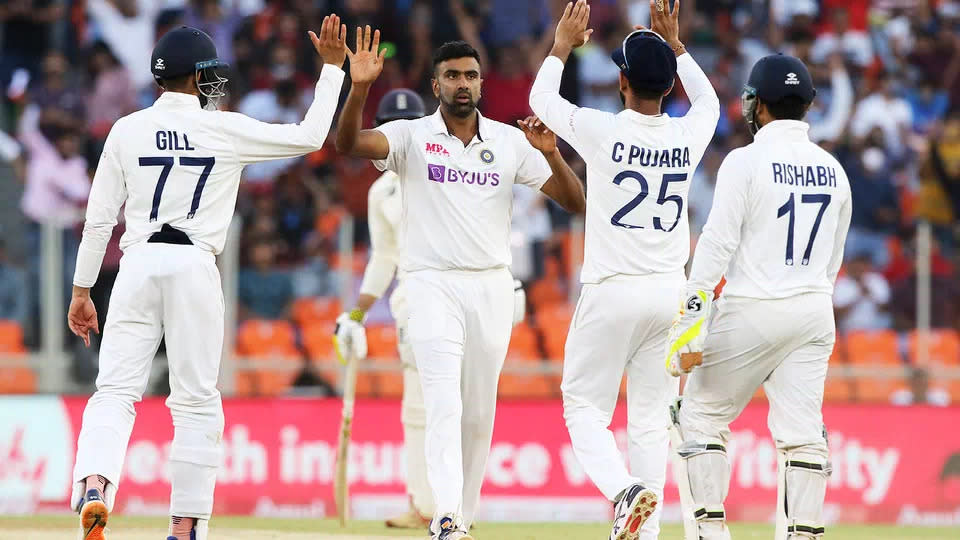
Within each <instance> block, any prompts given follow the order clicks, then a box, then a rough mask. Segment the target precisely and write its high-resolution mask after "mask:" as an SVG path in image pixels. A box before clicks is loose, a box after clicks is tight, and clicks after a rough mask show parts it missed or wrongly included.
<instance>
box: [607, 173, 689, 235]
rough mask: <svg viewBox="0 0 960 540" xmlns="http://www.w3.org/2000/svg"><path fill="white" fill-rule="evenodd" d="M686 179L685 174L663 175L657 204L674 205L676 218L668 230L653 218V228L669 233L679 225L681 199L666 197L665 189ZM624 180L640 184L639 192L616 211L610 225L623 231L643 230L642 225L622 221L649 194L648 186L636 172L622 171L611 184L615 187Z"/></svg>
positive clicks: (672, 196)
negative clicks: (621, 228) (671, 183)
mask: <svg viewBox="0 0 960 540" xmlns="http://www.w3.org/2000/svg"><path fill="white" fill-rule="evenodd" d="M686 179H687V175H686V173H672V174H664V175H663V181H662V182H660V193H659V196H658V197H657V204H659V205H661V206H663V205H665V204H668V203H672V204H675V205H676V206H677V216H676V218H675V219H674V220H673V224H671V225H670V227H669V228H664V226H663V223H662V222H661V221H660V218H659V217H654V218H653V228H654V229H657V230H660V231H664V232H670V231H672V230H673V229H674V228H676V226H677V223H680V214H681V212H683V198H682V197H680V195H677V194H673V195H667V188H668V187H669V186H670V182H683V181H685V180H686ZM625 180H634V181H636V182H637V183H638V184H640V192H639V193H637V195H636V196H635V197H634V198H633V199H632V200H630V202H628V203H627V204H625V205H623V207H622V208H620V210H617V212H616V213H615V214H613V217H611V218H610V224H611V225H614V226H615V227H623V228H624V229H645V228H646V227H645V226H644V225H636V224H630V223H626V222H624V221H623V219H624V218H625V217H626V216H627V214H629V213H630V212H631V211H632V210H633V209H634V208H636V207H637V206H639V205H640V203H642V202H643V201H644V199H646V198H647V195H649V194H650V184H649V182H647V179H646V178H645V177H644V176H643V175H642V174H640V173H639V172H637V171H623V172H622V173H620V174H618V175H617V176H616V177H614V179H613V183H614V184H616V185H618V186H619V185H620V184H622V183H623V182H624V181H625Z"/></svg>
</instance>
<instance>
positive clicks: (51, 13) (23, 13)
mask: <svg viewBox="0 0 960 540" xmlns="http://www.w3.org/2000/svg"><path fill="white" fill-rule="evenodd" d="M66 4H67V2H66V1H65V0H7V1H5V2H3V4H2V5H0V22H2V23H3V27H2V29H0V51H2V52H3V54H0V85H2V86H0V87H2V88H6V87H7V85H8V84H10V81H11V78H12V76H13V73H14V71H15V70H17V69H26V70H27V72H29V73H30V75H31V76H36V75H37V74H38V73H39V71H40V62H41V59H42V58H43V55H44V54H46V52H47V50H48V49H49V48H50V46H51V44H52V43H53V41H54V36H53V35H52V30H53V28H54V26H55V25H56V24H57V23H58V22H59V21H62V20H63V16H64V14H65V13H66V9H65V6H66Z"/></svg>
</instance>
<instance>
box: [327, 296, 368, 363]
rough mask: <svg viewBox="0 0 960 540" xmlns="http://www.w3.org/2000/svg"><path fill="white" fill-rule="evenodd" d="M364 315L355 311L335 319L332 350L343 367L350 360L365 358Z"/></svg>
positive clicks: (365, 332)
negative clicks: (335, 325)
mask: <svg viewBox="0 0 960 540" xmlns="http://www.w3.org/2000/svg"><path fill="white" fill-rule="evenodd" d="M365 315H366V314H365V313H364V312H362V311H360V310H356V309H355V310H353V311H350V312H349V313H341V314H340V316H339V317H337V327H336V328H335V329H334V331H333V349H334V350H335V351H336V352H337V359H338V360H340V363H341V364H343V365H346V364H347V361H348V360H350V359H356V360H365V359H366V358H367V331H366V329H365V328H364V327H363V321H364V318H365Z"/></svg>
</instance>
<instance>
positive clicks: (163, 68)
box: [153, 58, 167, 71]
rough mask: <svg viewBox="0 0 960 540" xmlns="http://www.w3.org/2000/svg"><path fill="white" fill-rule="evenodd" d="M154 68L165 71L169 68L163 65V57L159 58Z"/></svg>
mask: <svg viewBox="0 0 960 540" xmlns="http://www.w3.org/2000/svg"><path fill="white" fill-rule="evenodd" d="M153 69H155V70H157V71H163V70H165V69H167V66H165V65H163V58H157V63H156V64H154V65H153Z"/></svg>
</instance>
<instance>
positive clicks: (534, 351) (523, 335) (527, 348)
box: [507, 321, 541, 360]
mask: <svg viewBox="0 0 960 540" xmlns="http://www.w3.org/2000/svg"><path fill="white" fill-rule="evenodd" d="M540 357H541V355H540V345H538V344H537V333H536V332H535V331H534V330H533V328H532V327H531V326H530V325H529V324H527V322H526V321H524V322H521V323H520V324H518V325H517V326H515V327H513V333H512V334H511V335H510V348H509V349H508V350H507V358H508V359H512V358H515V359H522V360H531V359H537V358H540Z"/></svg>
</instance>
